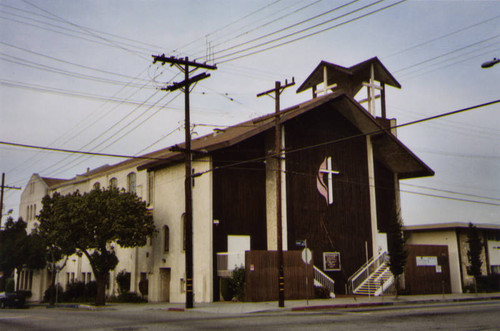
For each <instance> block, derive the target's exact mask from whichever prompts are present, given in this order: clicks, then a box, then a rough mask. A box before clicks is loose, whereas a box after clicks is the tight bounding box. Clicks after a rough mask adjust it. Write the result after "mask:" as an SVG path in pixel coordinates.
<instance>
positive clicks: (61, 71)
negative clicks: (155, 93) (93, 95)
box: [0, 52, 152, 88]
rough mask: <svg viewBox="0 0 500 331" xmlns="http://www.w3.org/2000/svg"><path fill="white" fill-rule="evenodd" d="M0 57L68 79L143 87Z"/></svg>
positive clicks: (0, 54) (5, 55) (14, 58)
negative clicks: (67, 77)
mask: <svg viewBox="0 0 500 331" xmlns="http://www.w3.org/2000/svg"><path fill="white" fill-rule="evenodd" d="M0 56H2V57H3V58H2V57H0V59H1V60H3V61H7V62H10V63H14V64H17V65H20V66H24V67H28V68H34V69H38V70H43V71H47V72H52V73H56V74H60V75H65V76H69V77H73V78H78V79H84V80H90V81H95V82H100V83H105V84H113V85H122V86H131V87H142V86H143V85H140V84H136V83H130V82H124V81H118V80H114V79H109V78H103V77H97V76H91V75H86V74H82V73H78V72H72V71H68V70H63V69H59V68H56V67H52V66H47V65H44V64H38V63H36V62H33V61H29V60H22V61H21V59H19V58H17V57H15V56H10V55H8V54H5V53H2V52H0ZM5 57H7V58H5ZM9 58H10V59H9ZM151 88H152V87H151Z"/></svg>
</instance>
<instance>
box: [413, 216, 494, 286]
mask: <svg viewBox="0 0 500 331" xmlns="http://www.w3.org/2000/svg"><path fill="white" fill-rule="evenodd" d="M474 226H476V228H477V229H478V230H479V232H480V235H481V240H482V242H483V251H482V252H481V260H482V261H483V265H482V267H481V269H482V274H483V275H490V274H500V225H493V224H474ZM468 228H469V223H442V224H428V225H411V226H405V228H404V232H405V235H406V237H407V241H406V243H407V244H409V245H444V246H447V247H448V254H449V266H450V278H451V291H452V293H462V292H463V291H464V288H465V287H466V286H471V285H472V284H473V277H472V276H469V275H468V274H467V266H468V265H469V262H468V259H467V251H468V250H469V244H468V243H467V232H468Z"/></svg>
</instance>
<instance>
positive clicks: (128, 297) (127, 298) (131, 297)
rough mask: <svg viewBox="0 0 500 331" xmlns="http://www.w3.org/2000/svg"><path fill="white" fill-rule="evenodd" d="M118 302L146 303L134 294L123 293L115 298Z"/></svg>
mask: <svg viewBox="0 0 500 331" xmlns="http://www.w3.org/2000/svg"><path fill="white" fill-rule="evenodd" d="M116 300H117V301H118V302H130V303H140V302H147V300H145V299H144V298H143V297H141V296H140V295H138V294H137V293H135V292H125V293H121V294H119V295H118V297H117V298H116Z"/></svg>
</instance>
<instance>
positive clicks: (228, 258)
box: [217, 252, 245, 277]
mask: <svg viewBox="0 0 500 331" xmlns="http://www.w3.org/2000/svg"><path fill="white" fill-rule="evenodd" d="M241 267H242V268H244V267H245V252H240V253H228V252H222V253H217V275H218V276H221V277H230V276H231V275H232V273H233V270H234V269H236V268H241Z"/></svg>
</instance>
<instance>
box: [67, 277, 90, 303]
mask: <svg viewBox="0 0 500 331" xmlns="http://www.w3.org/2000/svg"><path fill="white" fill-rule="evenodd" d="M64 298H65V299H66V300H67V301H71V302H75V301H80V300H82V299H84V298H85V283H83V282H74V283H69V284H68V285H67V286H66V291H64Z"/></svg>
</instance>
